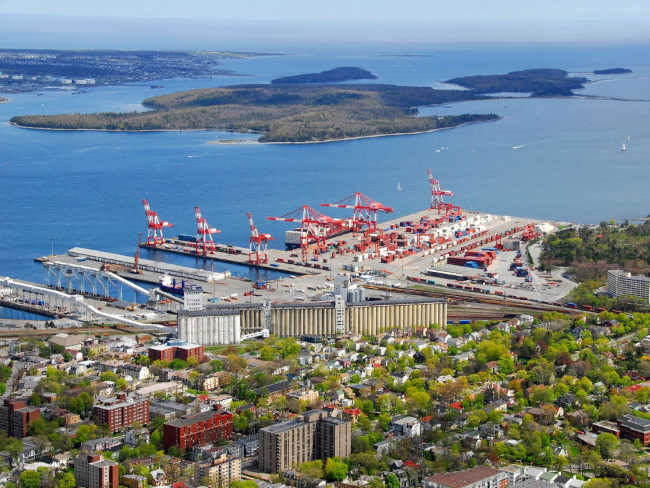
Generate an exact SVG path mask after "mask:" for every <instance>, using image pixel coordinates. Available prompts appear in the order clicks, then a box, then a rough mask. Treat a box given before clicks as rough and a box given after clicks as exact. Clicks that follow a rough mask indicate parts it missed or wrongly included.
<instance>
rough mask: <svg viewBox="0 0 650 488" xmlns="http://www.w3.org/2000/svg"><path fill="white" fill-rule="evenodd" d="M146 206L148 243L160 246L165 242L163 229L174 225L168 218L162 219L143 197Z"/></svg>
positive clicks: (143, 203)
mask: <svg viewBox="0 0 650 488" xmlns="http://www.w3.org/2000/svg"><path fill="white" fill-rule="evenodd" d="M142 205H143V206H144V214H145V215H146V217H147V245H148V246H158V245H161V244H164V243H165V236H164V235H163V229H164V228H165V227H173V225H172V224H171V223H169V222H167V221H166V220H162V221H161V220H160V218H158V214H157V213H156V212H154V211H153V210H151V206H150V205H149V202H148V201H147V200H146V199H144V198H143V199H142Z"/></svg>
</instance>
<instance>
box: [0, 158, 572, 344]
mask: <svg viewBox="0 0 650 488" xmlns="http://www.w3.org/2000/svg"><path fill="white" fill-rule="evenodd" d="M428 177H429V182H430V185H431V201H430V204H429V208H427V209H425V210H422V211H419V212H416V213H413V214H411V215H407V216H404V217H397V218H392V219H388V220H382V221H380V219H379V218H378V215H379V214H381V215H386V216H387V215H389V214H392V213H393V209H392V208H391V207H389V206H386V205H384V204H382V203H380V202H377V201H375V200H373V199H372V198H370V197H368V196H366V195H364V194H362V193H359V192H357V193H354V194H353V195H351V196H349V197H346V198H344V199H342V200H339V201H337V202H334V203H322V204H321V206H322V207H327V208H329V209H332V210H331V211H338V212H345V213H348V215H347V216H344V217H330V216H328V215H325V214H323V213H321V212H320V211H318V210H316V209H314V208H313V207H310V206H308V205H304V206H302V207H301V208H299V209H298V210H296V211H293V212H289V213H287V214H284V215H282V216H280V217H267V220H268V221H272V222H277V221H279V222H289V223H295V224H297V225H298V227H297V229H290V230H288V231H287V232H286V233H285V249H269V248H268V244H269V241H271V240H273V237H272V235H271V234H269V233H261V232H260V231H259V230H258V229H257V227H256V225H255V224H254V222H253V218H252V216H251V215H250V214H247V218H248V222H249V226H250V236H249V244H250V245H249V248H242V247H237V246H232V245H226V244H221V243H217V242H215V240H214V237H213V236H214V235H216V234H218V233H220V231H219V230H218V229H216V228H213V227H210V225H209V224H208V221H207V219H206V217H205V216H204V215H203V213H202V212H201V209H200V208H199V207H195V208H194V211H195V220H196V229H197V231H196V235H195V236H190V235H183V234H181V235H179V236H178V237H175V238H169V237H165V235H164V232H165V230H166V229H168V228H170V227H172V224H171V223H170V222H168V221H165V220H162V219H160V218H159V217H158V214H157V213H156V212H155V211H154V210H153V209H152V208H151V206H150V204H149V202H148V201H147V200H143V206H144V211H145V217H146V223H147V227H146V232H147V234H146V240H144V241H143V242H140V239H141V238H139V242H138V250H137V251H136V253H135V255H134V256H124V255H118V254H114V253H108V252H103V251H98V250H93V249H85V248H78V247H76V248H72V249H70V250H69V251H68V252H67V253H66V254H63V255H57V256H45V257H41V258H37V261H39V262H41V263H42V264H43V265H44V266H45V268H46V270H47V276H48V283H47V285H41V286H45V287H47V288H49V289H55V290H58V291H59V292H61V293H67V294H68V295H72V294H79V295H80V296H85V297H88V298H87V299H88V300H100V301H102V304H103V307H102V309H103V310H104V313H105V314H107V315H110V316H111V317H112V318H113V319H114V318H115V317H123V318H124V320H122V322H123V323H126V324H128V325H133V326H135V324H136V323H140V324H141V325H143V326H144V324H145V321H144V320H137V315H138V312H140V315H141V317H140V318H142V317H147V319H148V320H147V322H148V323H151V322H156V323H160V324H162V323H172V324H173V323H174V322H176V320H174V318H175V316H176V314H177V313H178V312H179V311H181V314H180V315H182V313H183V310H187V300H186V296H185V295H186V291H188V290H191V293H190V295H192V296H193V297H194V299H195V300H196V297H199V300H198V301H199V302H200V303H201V304H202V305H201V307H205V308H210V309H212V311H213V312H215V313H217V312H219V311H218V310H217V309H219V308H220V307H221V308H223V307H226V308H227V307H233V306H234V307H242V306H244V305H246V306H254V307H262V306H268V304H272V306H274V307H277V306H283V307H289V306H293V305H295V306H296V307H298V309H301V308H304V309H307V307H308V306H311V305H313V304H314V303H323V304H328V303H329V305H323V307H325V308H323V310H325V309H326V308H327V307H329V306H332V304H334V303H335V302H336V297H337V296H338V295H337V285H336V282H337V280H338V281H340V279H341V277H344V278H345V279H346V280H348V285H347V286H346V289H347V288H350V289H354V288H363V290H364V293H365V295H364V300H367V301H368V300H375V301H380V300H391V299H393V298H391V297H393V296H401V297H405V294H410V295H415V294H420V296H422V294H424V296H427V297H428V298H429V299H436V300H440V299H443V300H445V301H449V303H450V308H449V310H447V308H445V311H444V314H443V315H444V318H445V321H444V322H446V321H447V320H448V319H449V320H451V319H456V318H459V317H462V316H463V314H465V315H466V316H467V317H471V318H472V319H473V320H478V319H481V318H483V319H487V318H495V319H497V318H499V317H503V316H504V315H505V314H506V305H508V306H510V307H515V308H516V307H520V308H526V307H527V306H528V307H529V308H532V304H531V303H530V302H536V303H538V304H539V305H538V307H539V308H541V309H543V310H564V309H566V306H565V304H564V303H562V302H561V300H560V299H561V297H562V296H563V295H565V294H566V293H567V292H568V291H570V289H571V287H572V286H573V285H572V284H571V283H570V282H567V281H566V280H565V279H564V278H562V276H561V275H557V276H543V275H541V274H540V273H537V272H535V271H533V268H534V266H533V263H527V262H525V260H526V257H527V255H528V253H526V256H522V252H523V251H524V248H525V247H526V246H527V245H528V244H529V243H531V242H534V241H536V240H537V239H538V238H539V237H540V235H542V234H543V233H545V232H552V231H553V230H554V229H555V226H554V224H553V223H549V222H541V221H537V220H534V219H529V218H521V217H510V216H498V215H492V214H486V213H482V212H477V211H467V210H464V209H462V208H461V207H460V206H458V205H454V204H452V203H448V202H447V201H445V199H446V198H447V199H448V198H450V197H453V196H454V194H453V193H452V192H451V191H449V190H443V189H442V188H441V186H440V182H439V181H438V180H437V179H435V178H434V177H433V175H432V174H431V172H430V171H429V174H428ZM350 211H351V213H352V216H351V217H350V216H349V213H350ZM141 247H142V248H148V249H153V250H155V251H156V252H165V253H175V254H182V255H188V256H193V257H195V258H197V259H201V260H217V261H222V262H227V263H233V264H237V265H242V264H244V265H248V266H251V267H254V268H260V269H269V270H275V271H279V272H282V273H285V274H286V275H287V276H285V277H281V278H278V279H276V280H273V281H263V280H253V281H251V280H247V279H242V278H237V277H234V276H231V274H230V273H229V272H222V273H219V272H212V271H206V270H202V269H197V268H194V267H189V266H179V265H174V264H168V263H163V262H160V261H154V260H148V259H140V257H139V249H140V248H141ZM532 249H534V245H532V246H530V249H529V250H532ZM533 254H534V253H533ZM138 283H142V284H143V285H144V284H146V285H147V286H149V287H150V288H142V287H141V286H140V285H138ZM152 285H153V287H152ZM407 286H408V288H407ZM0 287H1V285H0ZM111 287H112V290H113V291H111ZM6 288H7V287H5V291H3V302H4V303H5V305H6V304H7V303H6V302H11V301H13V302H14V303H16V304H17V303H18V301H19V300H17V299H16V293H15V289H14V292H12V291H11V290H10V291H7V290H6ZM138 288H140V289H138ZM339 288H340V287H339ZM117 289H119V299H115V295H116V292H115V290H117ZM123 289H127V290H130V291H131V292H133V293H134V294H135V295H140V296H141V298H140V300H137V299H134V300H132V301H130V302H129V301H128V300H127V301H125V300H123V297H122V291H123ZM197 291H198V292H197ZM339 291H340V290H339ZM405 298H406V297H405ZM495 299H497V302H498V303H494V300H495ZM39 301H42V300H38V299H34V298H32V299H31V300H28V302H29V303H27V304H26V303H24V301H23V302H21V306H22V307H25V306H27V307H28V308H29V307H30V306H34V303H33V302H35V303H36V307H35V308H38V307H39ZM143 301H146V304H138V303H142V302H143ZM468 302H469V303H468ZM8 306H10V305H8ZM98 306H99V305H98V304H95V305H93V308H94V309H95V310H97V309H98ZM463 306H465V309H463V308H462V307H463ZM89 310H90V309H89V308H88V307H85V308H84V309H83V310H74V311H73V312H71V313H77V314H79V313H86V314H87V313H88V311H89ZM106 310H108V311H106ZM50 311H51V310H50ZM143 311H146V312H143ZM91 312H92V310H91ZM300 313H303V312H302V311H301V312H300ZM329 313H330V312H326V311H322V312H319V314H320V315H318V314H317V315H318V316H319V317H321V318H322V317H324V316H325V315H327V314H329ZM373 313H375V312H370V314H371V315H369V317H372V316H373V315H372V314H373ZM285 315H287V314H280V315H278V317H281V316H282V317H284V316H285ZM289 315H291V314H289ZM343 315H344V314H343V313H342V312H340V313H339V316H343ZM443 315H441V314H440V313H438V312H436V313H435V314H434V315H433V316H434V317H436V321H440V320H441V318H442V316H443ZM300 316H301V317H308V316H310V315H309V314H307V315H300ZM387 316H388V317H391V315H390V314H389V315H387ZM427 316H428V315H426V314H425V315H417V314H416V315H414V317H415V318H414V319H413V320H419V319H423V318H425V317H427ZM134 317H135V318H134ZM170 317H173V318H170ZM105 318H106V317H105ZM242 320H244V322H245V317H244V318H242ZM291 320H294V319H291ZM305 320H310V319H307V318H305ZM319 320H321V319H319ZM323 320H325V319H323ZM327 320H329V319H327ZM350 320H352V319H350ZM129 321H131V322H129ZM370 322H372V321H370ZM444 322H443V323H444ZM373 323H374V324H375V325H374V326H373V327H374V329H373V330H376V329H377V327H379V328H381V327H384V326H388V324H381V323H379V322H376V321H374V322H373ZM324 324H325V325H323V326H322V327H321V326H317V327H316V328H315V329H313V330H321V331H328V333H330V332H331V331H332V330H334V329H332V325H331V322H325V323H324ZM404 324H407V325H408V326H412V325H414V323H413V322H412V321H411V322H408V321H406V322H404ZM258 325H259V324H258ZM441 325H442V324H441ZM267 326H268V324H267ZM260 327H262V326H261V325H260ZM284 327H285V325H278V326H276V327H275V328H269V327H267V328H266V330H267V331H268V330H274V329H275V330H276V331H277V332H279V331H281V330H282V331H284V330H294V332H295V331H298V330H302V331H306V330H312V329H311V328H309V327H307V328H306V329H305V328H304V327H303V326H300V327H297V326H295V327H297V328H295V329H292V328H291V327H294V325H287V326H286V327H289V328H288V329H285V328H284ZM301 327H303V328H301ZM356 329H358V326H355V330H356ZM250 330H251V329H250V327H249V326H246V327H245V331H246V332H247V333H248V332H250ZM360 330H361V329H360ZM253 333H257V332H256V331H253ZM241 336H242V337H243V336H246V334H241Z"/></svg>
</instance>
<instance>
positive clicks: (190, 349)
mask: <svg viewBox="0 0 650 488" xmlns="http://www.w3.org/2000/svg"><path fill="white" fill-rule="evenodd" d="M148 354H149V360H150V361H152V362H153V361H167V362H169V361H172V360H174V359H177V358H178V359H182V360H183V361H187V360H189V359H190V358H194V359H196V361H197V362H199V363H200V362H202V361H203V359H204V358H205V348H204V347H203V346H198V345H196V344H175V343H171V344H165V345H162V346H152V347H150V348H149V351H148Z"/></svg>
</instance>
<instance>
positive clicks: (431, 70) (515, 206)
mask: <svg viewBox="0 0 650 488" xmlns="http://www.w3.org/2000/svg"><path fill="white" fill-rule="evenodd" d="M647 48H648V47H647V46H623V45H618V46H610V47H602V46H567V45H564V46H561V45H553V46H524V45H517V46H496V45H494V46H456V47H449V46H447V47H445V46H418V47H417V48H414V47H409V48H407V47H399V48H397V47H386V46H374V47H373V46H366V47H359V46H356V47H354V48H350V49H348V50H341V48H336V49H334V50H330V49H328V47H327V46H320V47H318V48H307V47H295V48H293V49H291V47H284V49H283V52H287V53H288V55H285V56H271V57H260V58H253V59H247V60H229V61H225V62H224V68H227V69H232V70H234V71H236V72H238V73H242V74H245V75H247V76H228V77H215V78H212V79H200V80H184V79H179V80H162V81H159V82H154V83H146V84H138V85H131V86H118V87H101V88H93V89H88V90H87V92H86V93H81V94H71V93H68V92H60V91H44V92H42V93H30V94H23V95H9V96H8V97H9V98H10V101H9V103H4V104H0V147H1V148H2V149H1V150H0V195H1V196H2V205H1V206H0V223H1V232H0V276H4V275H7V276H12V277H19V278H23V279H28V280H33V281H43V279H44V272H43V269H42V267H41V265H40V264H37V263H34V262H33V259H34V258H35V257H37V256H41V255H45V254H49V252H50V248H51V245H52V244H53V245H54V250H55V251H56V252H58V253H61V252H64V251H66V250H67V249H69V248H71V247H73V246H81V247H89V248H94V249H101V250H105V251H111V252H117V253H123V254H129V255H132V254H133V253H134V252H135V248H136V242H137V236H138V233H139V232H143V231H145V217H144V212H143V209H142V204H141V200H142V198H147V199H148V200H149V202H150V203H151V206H152V208H153V209H154V210H155V211H157V212H158V214H159V215H160V217H161V218H162V219H165V220H169V221H171V222H172V223H173V224H174V227H173V228H172V229H170V230H169V231H168V234H170V235H172V234H173V235H176V234H177V233H184V234H195V233H196V229H195V223H194V214H193V207H194V206H195V205H199V206H200V207H201V209H202V211H203V214H204V216H205V217H206V218H207V220H208V222H209V223H210V225H211V226H213V227H217V228H219V229H220V230H221V231H222V233H221V234H219V235H218V241H220V242H225V243H231V244H236V245H242V246H247V245H248V221H247V219H246V212H250V213H251V214H252V215H253V217H254V219H255V223H256V224H257V226H258V228H259V229H260V231H261V232H270V233H272V234H273V235H274V236H275V239H276V240H275V241H273V245H274V246H276V247H281V246H282V245H283V242H284V231H285V230H286V229H287V228H288V225H284V224H279V223H275V222H269V221H266V220H265V217H266V216H279V215H282V214H285V213H287V212H289V211H291V210H294V209H296V208H298V207H300V206H302V205H303V204H309V205H311V206H313V207H318V206H319V204H320V203H322V202H333V201H337V200H340V199H342V198H344V197H346V196H348V195H350V194H352V193H354V192H356V191H360V192H362V193H364V194H366V195H369V196H371V197H372V198H374V199H376V200H379V201H381V202H383V203H385V204H387V205H391V206H392V207H393V208H394V209H395V212H396V215H401V214H402V215H403V214H407V213H411V212H414V211H416V210H420V209H423V208H426V207H427V205H428V204H429V195H430V193H429V185H428V181H427V174H426V170H427V168H431V169H432V171H433V173H434V174H435V176H436V177H437V178H439V179H440V181H441V183H442V186H443V187H444V188H447V189H450V190H452V191H454V193H455V194H456V197H455V198H454V202H456V203H458V204H460V205H461V206H463V207H464V208H468V209H476V210H478V209H480V210H482V211H485V212H493V213H499V214H506V215H518V216H526V217H535V218H540V219H549V220H561V221H571V222H581V223H597V222H599V221H601V220H607V219H611V218H614V219H622V218H626V217H627V218H635V217H642V216H645V215H647V214H648V191H647V184H648V181H650V164H649V161H650V160H649V158H648V156H649V155H650V136H649V135H648V132H647V125H648V120H649V116H650V103H649V102H647V101H616V100H609V99H598V98H595V99H580V98H575V99H559V98H553V99H521V98H511V99H495V100H488V101H481V102H464V103H457V104H451V105H446V106H441V107H427V108H423V109H422V113H424V114H459V113H468V112H470V113H488V112H494V113H496V114H498V115H500V116H502V118H501V119H500V120H498V121H495V122H490V123H482V124H475V125H467V126H464V127H460V128H456V129H451V130H443V131H438V132H433V133H427V134H421V135H410V136H396V137H382V138H371V139H362V140H354V141H345V142H334V143H325V144H302V145H272V144H270V145H267V144H242V145H232V144H231V145H215V144H209V142H210V141H214V140H217V139H232V138H236V137H242V138H251V136H250V135H233V134H227V133H219V132H214V131H198V132H165V133H160V132H158V133H139V134H136V133H102V132H82V131H79V132H63V131H61V132H59V131H37V130H25V129H19V128H15V127H12V126H11V125H10V124H9V122H8V121H9V119H10V118H11V116H13V115H17V114H31V113H64V112H96V111H125V110H142V109H143V107H142V106H141V105H140V102H141V100H142V99H144V98H146V97H150V96H153V95H159V94H163V93H171V92H174V91H178V90H184V89H190V88H198V87H208V86H217V85H228V84H234V83H254V82H268V81H269V80H271V79H272V78H275V77H278V76H284V75H290V74H298V73H304V72H312V71H321V70H324V69H329V68H333V67H337V66H359V67H362V68H365V69H368V70H370V71H372V72H373V73H375V74H376V75H377V76H378V77H379V79H378V80H376V82H378V83H396V84H406V85H429V86H435V85H436V84H437V83H439V82H442V81H444V80H447V79H449V78H452V77H455V76H462V75H470V74H488V73H502V72H506V71H511V70H518V69H526V68H534V67H548V68H563V69H566V70H568V71H570V72H575V73H582V72H586V71H592V70H593V69H598V68H608V67H616V66H624V67H628V68H631V69H632V70H633V71H634V72H633V73H632V74H629V75H617V76H599V77H593V76H592V77H591V78H593V79H594V81H595V82H594V83H592V84H590V85H588V86H587V88H586V89H585V90H583V91H582V93H584V94H587V95H602V96H607V97H620V98H627V99H636V100H648V99H650V63H649V62H648V61H647V55H646V54H647ZM260 50H262V49H260ZM264 50H265V51H269V50H272V49H271V48H269V47H265V49H264ZM150 84H160V85H163V88H156V89H152V88H150ZM0 95H2V94H1V93H0ZM628 137H629V141H628ZM626 141H628V142H627V147H628V150H627V151H625V152H622V151H621V150H620V147H621V144H622V143H623V142H626ZM436 150H438V151H436ZM398 184H399V186H400V187H401V191H398ZM327 210H328V212H326V213H329V214H331V215H332V216H337V217H343V216H346V214H345V212H344V211H336V210H334V209H327ZM143 257H151V256H150V255H148V253H146V252H145V253H144V255H143ZM168 258H169V259H171V260H172V261H174V262H179V263H180V264H188V265H193V266H199V267H209V268H212V269H215V270H223V269H230V270H231V271H232V272H233V274H235V275H239V276H245V277H250V278H258V277H259V278H262V279H264V278H273V277H275V276H277V275H275V274H273V273H265V272H261V273H260V274H258V272H257V271H254V270H253V271H252V270H250V269H248V268H247V267H242V266H233V265H230V264H223V263H214V262H209V263H206V262H204V261H203V260H200V259H194V258H181V257H168ZM0 315H1V314H0Z"/></svg>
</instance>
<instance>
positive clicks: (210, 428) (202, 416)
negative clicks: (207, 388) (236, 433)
mask: <svg viewBox="0 0 650 488" xmlns="http://www.w3.org/2000/svg"><path fill="white" fill-rule="evenodd" d="M231 438H232V414H231V413H229V412H220V411H218V410H209V411H207V412H202V413H198V414H196V415H191V416H187V417H182V418H180V419H176V420H172V421H170V422H167V423H166V424H165V425H164V427H163V443H164V444H165V449H168V448H169V447H171V446H176V447H178V448H180V449H189V448H191V447H192V446H196V445H201V444H207V443H209V442H217V441H219V440H221V439H231Z"/></svg>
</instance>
